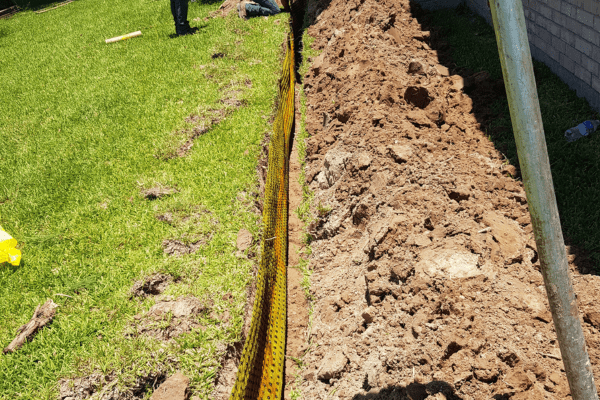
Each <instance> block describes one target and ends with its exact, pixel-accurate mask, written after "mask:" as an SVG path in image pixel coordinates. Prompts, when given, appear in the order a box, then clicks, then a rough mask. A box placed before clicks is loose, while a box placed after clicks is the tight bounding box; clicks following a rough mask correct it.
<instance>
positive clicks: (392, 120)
mask: <svg viewBox="0 0 600 400" xmlns="http://www.w3.org/2000/svg"><path fill="white" fill-rule="evenodd" d="M409 10H410V5H409V2H408V1H406V0H378V1H377V0H332V1H329V0H322V1H316V0H315V1H312V2H309V5H308V13H309V18H311V17H316V16H318V17H317V20H316V23H315V24H314V25H312V26H311V27H310V28H309V30H308V32H309V34H310V35H311V36H313V37H315V38H316V40H315V43H314V45H313V46H314V47H315V48H317V49H319V50H323V52H322V53H321V54H320V55H319V56H318V57H316V58H315V59H314V60H312V61H313V65H312V67H311V69H310V70H309V72H308V74H307V76H306V77H305V80H304V86H305V91H306V94H307V104H308V110H307V128H308V131H309V133H310V134H311V136H312V137H311V138H310V139H309V140H308V141H307V170H306V175H307V181H308V183H309V184H310V187H311V189H312V190H314V192H315V198H314V202H313V208H314V209H316V210H313V212H314V214H316V215H318V216H320V217H319V218H318V220H317V221H316V222H315V223H313V224H312V226H310V227H309V231H310V232H311V234H312V235H313V236H314V238H315V240H314V242H313V243H312V249H313V252H312V255H311V256H310V268H311V269H313V270H314V273H313V275H312V278H311V281H312V288H311V291H312V292H313V296H314V298H315V305H314V306H315V316H314V324H313V326H312V331H311V342H312V343H311V348H313V349H315V350H312V351H311V352H310V353H309V354H307V356H306V357H305V359H304V362H305V364H304V365H305V366H304V368H303V371H302V376H303V377H304V379H305V382H304V383H303V385H302V392H303V395H304V398H307V399H325V398H327V399H335V398H339V399H409V398H410V399H413V400H414V399H464V400H468V399H490V398H495V399H508V398H511V399H564V398H565V397H567V396H569V387H568V384H567V381H566V377H565V373H564V370H563V369H562V368H563V365H562V361H561V357H560V351H559V348H558V343H557V341H556V333H555V331H554V326H553V323H552V320H551V316H550V313H549V311H548V302H547V298H546V293H545V289H544V283H543V279H542V275H541V273H540V272H539V268H540V266H539V261H538V259H537V253H536V246H535V242H534V239H533V233H532V227H531V221H530V217H529V213H528V207H527V200H526V197H525V193H524V190H523V186H522V183H521V182H519V181H515V180H514V179H513V178H512V177H509V176H507V175H508V174H507V172H508V173H510V174H511V175H514V174H515V169H514V167H510V166H503V164H504V157H503V156H502V155H501V154H500V153H499V152H498V151H497V150H495V149H494V146H493V144H492V143H491V142H490V141H488V140H487V139H486V137H485V135H484V133H483V132H482V131H481V125H480V124H478V123H477V120H476V118H475V117H474V116H473V115H472V113H471V111H472V104H473V100H472V98H471V97H469V96H467V95H466V94H465V93H464V91H463V89H464V88H465V86H470V85H469V84H467V85H465V81H464V80H463V79H462V77H460V76H456V75H455V76H449V75H450V73H449V71H448V69H447V68H446V67H443V66H441V65H439V61H438V58H437V52H436V51H434V50H431V49H430V47H429V45H428V44H427V42H429V41H430V40H433V39H434V38H432V37H431V34H430V32H424V31H422V30H421V27H420V25H419V23H418V22H417V21H416V20H415V19H414V18H413V17H412V16H411V13H410V11H409ZM471 80H475V81H477V83H476V86H477V85H479V84H482V83H481V80H485V77H482V76H478V77H475V78H472V79H471ZM467 83H468V82H467ZM482 85H483V84H482ZM488 86H490V85H488ZM569 261H570V266H571V269H572V273H573V276H574V284H575V289H576V292H577V294H578V301H579V306H580V311H581V313H582V316H583V321H582V322H583V329H584V333H585V336H586V340H587V345H588V351H589V353H590V358H591V361H592V365H593V370H594V374H595V377H596V381H598V380H599V379H600V362H599V359H600V347H599V345H600V335H599V334H598V328H599V327H600V324H599V322H600V318H598V315H599V314H598V313H596V312H595V311H594V309H593V308H594V306H593V304H594V293H597V292H598V290H600V279H599V278H598V277H597V276H591V275H582V274H580V273H579V272H578V271H577V270H576V269H575V266H576V264H577V263H578V259H576V258H575V256H573V255H571V256H569Z"/></svg>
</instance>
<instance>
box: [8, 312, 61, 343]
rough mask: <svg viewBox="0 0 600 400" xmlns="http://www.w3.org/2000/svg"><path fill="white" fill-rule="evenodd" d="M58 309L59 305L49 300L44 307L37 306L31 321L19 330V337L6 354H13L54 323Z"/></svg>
mask: <svg viewBox="0 0 600 400" xmlns="http://www.w3.org/2000/svg"><path fill="white" fill-rule="evenodd" d="M56 307H58V305H57V304H55V303H54V302H53V301H52V300H48V301H47V302H45V303H44V304H43V305H41V304H40V305H39V306H37V308H36V309H35V311H34V312H33V317H31V321H29V322H28V323H26V324H25V325H23V326H22V327H20V328H19V329H17V333H18V334H17V337H16V338H15V339H14V340H13V341H12V342H11V343H10V344H9V345H8V347H6V348H5V349H4V353H12V352H13V351H15V350H16V349H18V348H19V347H21V346H23V343H25V342H26V341H28V340H30V339H31V338H32V337H33V336H34V335H35V334H36V332H37V331H39V330H40V329H42V328H43V327H44V326H45V325H47V324H48V323H50V322H52V318H54V314H56Z"/></svg>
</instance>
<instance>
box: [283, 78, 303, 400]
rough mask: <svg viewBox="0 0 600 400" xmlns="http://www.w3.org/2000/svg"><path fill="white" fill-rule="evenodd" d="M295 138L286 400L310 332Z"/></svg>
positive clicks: (297, 97) (291, 172)
mask: <svg viewBox="0 0 600 400" xmlns="http://www.w3.org/2000/svg"><path fill="white" fill-rule="evenodd" d="M299 93H300V85H297V87H296V119H295V129H294V130H295V133H296V134H297V133H299V132H300V117H301V114H300V104H299ZM297 144H298V143H297V140H296V137H295V135H294V140H293V142H292V153H291V156H290V175H289V182H290V185H289V211H288V269H287V272H288V277H287V286H288V290H287V343H286V361H285V391H284V398H285V399H290V398H291V397H290V393H291V390H292V388H293V383H294V381H295V380H296V377H297V376H299V375H300V372H301V371H300V368H299V367H298V364H297V363H296V362H295V361H294V359H301V358H302V356H303V354H304V352H305V351H306V343H307V341H306V339H307V337H306V333H307V328H308V308H309V305H308V301H307V299H306V296H305V295H304V292H303V290H302V279H303V276H302V271H301V270H300V269H298V268H294V267H296V266H298V262H299V259H300V253H301V252H302V251H303V250H304V244H303V243H302V233H303V232H304V224H303V223H302V221H301V220H300V219H299V218H298V215H297V214H296V212H295V211H296V209H297V208H298V206H299V205H300V203H301V202H302V187H301V186H300V181H299V178H300V172H301V167H300V162H299V161H298V146H297Z"/></svg>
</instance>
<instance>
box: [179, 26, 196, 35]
mask: <svg viewBox="0 0 600 400" xmlns="http://www.w3.org/2000/svg"><path fill="white" fill-rule="evenodd" d="M196 32H198V28H196V27H193V28H190V29H188V30H187V31H185V32H183V33H180V34H178V35H177V36H185V35H193V34H194V33H196Z"/></svg>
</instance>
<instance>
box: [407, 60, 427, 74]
mask: <svg viewBox="0 0 600 400" xmlns="http://www.w3.org/2000/svg"><path fill="white" fill-rule="evenodd" d="M421 72H423V64H421V63H420V62H418V61H413V62H411V63H410V64H408V73H409V74H419V73H421Z"/></svg>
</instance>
